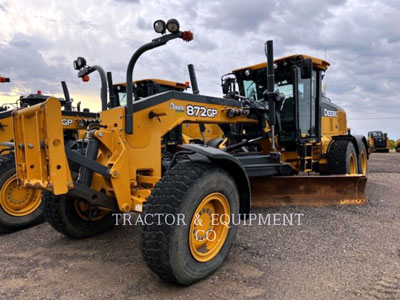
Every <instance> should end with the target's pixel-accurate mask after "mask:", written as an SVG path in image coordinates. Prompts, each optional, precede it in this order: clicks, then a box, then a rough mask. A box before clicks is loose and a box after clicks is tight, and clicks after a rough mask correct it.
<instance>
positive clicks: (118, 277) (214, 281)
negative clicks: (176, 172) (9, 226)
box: [0, 153, 400, 300]
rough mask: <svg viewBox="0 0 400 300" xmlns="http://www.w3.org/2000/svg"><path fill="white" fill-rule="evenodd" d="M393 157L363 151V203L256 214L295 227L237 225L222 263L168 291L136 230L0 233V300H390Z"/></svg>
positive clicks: (398, 238) (395, 204)
mask: <svg viewBox="0 0 400 300" xmlns="http://www.w3.org/2000/svg"><path fill="white" fill-rule="evenodd" d="M399 166H400V154H398V153H389V154H373V155H372V157H371V160H370V164H369V176H368V177H369V179H368V183H367V195H368V197H369V203H368V205H365V206H359V207H355V206H352V207H350V206H347V207H328V208H280V209H257V210H255V211H254V212H256V213H263V214H266V213H286V214H289V213H301V214H304V216H303V217H302V218H301V223H302V224H301V225H296V226H245V225H242V226H241V227H240V228H239V231H238V235H237V238H236V242H235V244H234V245H233V248H232V250H231V252H230V255H229V257H228V259H227V260H226V261H225V263H224V264H223V266H222V267H221V268H220V269H219V270H218V271H217V272H216V273H214V274H213V275H212V276H210V277H209V278H207V279H205V280H203V281H202V282H199V283H197V284H194V285H192V286H190V287H177V286H173V285H169V284H166V283H164V282H163V281H161V280H160V279H158V277H157V276H155V275H154V274H153V273H151V272H150V271H149V270H148V269H147V267H146V266H145V264H144V262H143V261H142V258H141V253H140V249H139V228H138V227H135V226H119V227H117V228H116V229H114V230H112V231H111V232H108V233H106V234H103V235H101V236H97V237H94V238H90V239H86V240H70V239H68V238H65V237H64V236H62V235H60V234H58V233H57V232H55V231H54V230H52V228H51V227H50V226H49V225H48V224H42V225H39V226H36V227H34V228H30V229H27V230H23V231H20V232H17V233H13V234H9V235H3V236H0V270H1V271H0V299H185V298H188V297H190V298H191V299H210V298H212V299H228V298H229V299H307V300H308V299H400V217H399V213H400V199H399V195H400V185H399V182H400V170H399V169H400V168H399Z"/></svg>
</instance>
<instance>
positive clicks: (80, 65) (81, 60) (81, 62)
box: [74, 57, 86, 70]
mask: <svg viewBox="0 0 400 300" xmlns="http://www.w3.org/2000/svg"><path fill="white" fill-rule="evenodd" d="M85 66H86V59H84V58H83V57H78V58H77V59H76V60H74V69H75V70H80V69H82V68H83V67H85Z"/></svg>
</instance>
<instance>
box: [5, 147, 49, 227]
mask: <svg viewBox="0 0 400 300" xmlns="http://www.w3.org/2000/svg"><path fill="white" fill-rule="evenodd" d="M43 219H44V218H43V205H42V200H41V191H40V190H37V189H27V188H25V187H22V186H19V185H18V182H17V176H16V171H15V161H14V155H13V154H9V155H5V156H2V157H0V233H9V232H13V231H16V230H19V229H23V228H27V227H30V226H33V225H36V224H39V223H41V222H43Z"/></svg>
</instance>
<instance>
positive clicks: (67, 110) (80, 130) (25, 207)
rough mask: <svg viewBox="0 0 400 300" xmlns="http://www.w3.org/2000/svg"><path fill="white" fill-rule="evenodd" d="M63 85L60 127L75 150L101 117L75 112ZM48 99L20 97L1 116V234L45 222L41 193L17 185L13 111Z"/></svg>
mask: <svg viewBox="0 0 400 300" xmlns="http://www.w3.org/2000/svg"><path fill="white" fill-rule="evenodd" d="M61 84H62V88H63V91H64V97H65V99H62V98H58V99H57V101H58V102H59V103H60V106H61V108H62V112H61V114H62V118H61V121H60V125H61V126H62V128H63V138H64V141H65V143H66V144H67V145H69V147H71V148H74V147H76V146H77V144H78V143H79V139H81V138H82V137H83V135H84V133H85V132H86V127H87V126H88V125H89V124H91V123H95V122H97V118H98V115H97V114H96V113H91V112H88V111H87V110H86V111H83V112H81V111H77V110H76V109H75V108H73V107H72V101H71V99H70V97H69V92H68V88H67V85H66V83H65V82H64V81H63V82H62V83H61ZM49 98H50V96H47V95H43V94H42V93H41V91H38V92H37V93H36V94H30V95H28V96H21V97H20V98H19V99H18V101H17V102H16V103H10V104H4V105H3V108H4V110H3V111H2V112H0V149H1V150H0V155H1V156H0V233H9V232H13V231H16V230H19V229H23V228H27V227H29V226H32V225H35V224H38V223H40V222H41V221H43V205H42V200H41V190H38V189H34V188H25V187H22V186H18V184H17V178H16V175H15V172H16V171H15V160H14V133H13V124H12V112H13V110H12V108H14V109H15V108H17V109H24V108H27V109H29V108H30V107H32V106H34V105H37V104H39V105H40V104H43V103H44V102H45V101H46V100H47V99H49Z"/></svg>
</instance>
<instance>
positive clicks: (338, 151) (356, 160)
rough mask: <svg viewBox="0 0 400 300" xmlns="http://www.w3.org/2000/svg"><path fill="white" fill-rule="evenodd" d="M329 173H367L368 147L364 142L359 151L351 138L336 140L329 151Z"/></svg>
mask: <svg viewBox="0 0 400 300" xmlns="http://www.w3.org/2000/svg"><path fill="white" fill-rule="evenodd" d="M327 158H328V174H329V175H344V174H350V175H355V174H367V171H368V163H367V149H366V147H365V145H364V144H362V146H361V149H359V153H357V151H356V148H355V147H354V144H353V142H352V141H351V140H344V139H343V140H334V141H333V143H332V145H331V146H330V148H329V152H328V156H327Z"/></svg>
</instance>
